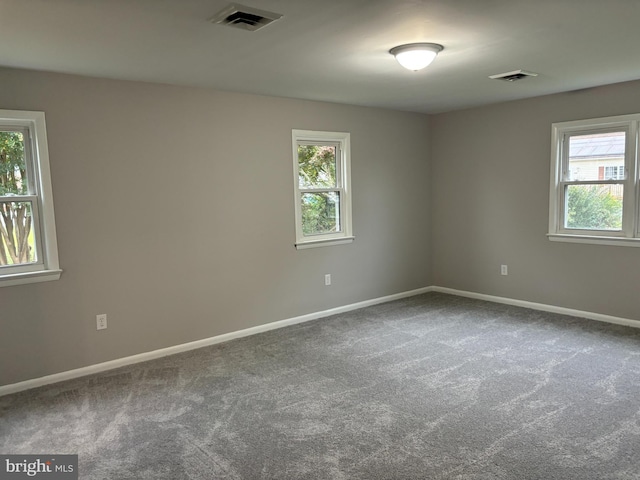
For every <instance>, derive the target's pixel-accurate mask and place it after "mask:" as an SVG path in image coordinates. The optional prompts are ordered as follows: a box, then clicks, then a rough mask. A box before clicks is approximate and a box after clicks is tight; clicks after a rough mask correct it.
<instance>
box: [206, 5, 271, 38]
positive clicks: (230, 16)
mask: <svg viewBox="0 0 640 480" xmlns="http://www.w3.org/2000/svg"><path fill="white" fill-rule="evenodd" d="M281 18H282V15H280V14H279V13H273V12H267V11H265V10H258V9H257V8H252V7H246V6H244V5H240V4H237V3H235V4H232V5H229V6H228V7H226V8H225V9H224V10H222V11H221V12H219V13H217V14H216V15H215V16H214V17H213V18H212V19H211V20H210V21H211V23H219V24H221V25H229V26H231V27H236V28H242V29H243V30H250V31H256V30H259V29H261V28H262V27H266V26H267V25H269V24H270V23H273V22H275V21H276V20H279V19H281Z"/></svg>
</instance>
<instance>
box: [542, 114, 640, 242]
mask: <svg viewBox="0 0 640 480" xmlns="http://www.w3.org/2000/svg"><path fill="white" fill-rule="evenodd" d="M639 126H640V115H624V116H619V117H606V118H596V119H590V120H580V121H573V122H562V123H554V124H553V126H552V154H551V186H550V202H549V204H550V207H549V209H550V210H549V238H550V239H551V240H555V241H569V242H581V243H601V244H608V245H633V246H640V232H639V226H640V219H639V215H640V209H639V206H638V201H639V200H640V195H639V193H640V192H639V190H640V182H639V178H638V129H639Z"/></svg>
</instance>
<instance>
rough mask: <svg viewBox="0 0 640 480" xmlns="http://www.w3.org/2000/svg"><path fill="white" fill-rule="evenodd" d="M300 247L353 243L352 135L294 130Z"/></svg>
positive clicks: (296, 210)
mask: <svg viewBox="0 0 640 480" xmlns="http://www.w3.org/2000/svg"><path fill="white" fill-rule="evenodd" d="M292 140H293V142H292V143H293V165H294V191H295V212H296V243H295V245H296V248H298V249H301V248H311V247H322V246H327V245H335V244H341V243H350V242H352V241H353V239H354V237H353V233H352V224H351V178H350V176H351V165H350V162H351V159H350V156H351V151H350V134H349V133H343V132H318V131H310V130H293V131H292Z"/></svg>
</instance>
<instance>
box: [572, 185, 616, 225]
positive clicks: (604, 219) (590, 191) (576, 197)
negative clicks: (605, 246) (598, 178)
mask: <svg viewBox="0 0 640 480" xmlns="http://www.w3.org/2000/svg"><path fill="white" fill-rule="evenodd" d="M623 188H624V186H623V185H567V187H566V206H567V210H566V214H565V228H577V229H584V230H620V229H622V194H623Z"/></svg>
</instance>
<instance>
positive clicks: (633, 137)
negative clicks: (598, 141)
mask: <svg viewBox="0 0 640 480" xmlns="http://www.w3.org/2000/svg"><path fill="white" fill-rule="evenodd" d="M639 125H640V114H633V115H620V116H615V117H602V118H592V119H586V120H576V121H570V122H558V123H553V124H552V126H551V176H550V177H551V180H550V187H549V233H548V234H547V236H548V238H549V240H551V241H557V242H573V243H592V244H601V245H624V246H636V247H640V238H639V235H638V228H639V227H638V223H639V219H638V215H639V213H640V208H639V204H638V201H639V197H640V195H639V192H638V190H639V188H640V182H639V179H638V133H639ZM607 131H625V132H626V145H625V163H624V167H625V172H626V178H624V179H616V180H593V181H584V182H580V181H569V180H567V179H565V174H566V172H565V162H566V160H565V159H566V158H567V155H568V153H567V151H568V145H566V140H565V139H566V138H567V137H568V136H570V135H580V134H589V133H605V132H607ZM581 183H583V184H622V185H623V188H624V194H623V195H624V196H623V199H624V203H623V212H622V228H621V229H620V230H614V231H609V230H580V229H573V228H571V229H570V228H565V227H564V211H565V195H564V188H565V187H566V186H567V185H572V184H581Z"/></svg>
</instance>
